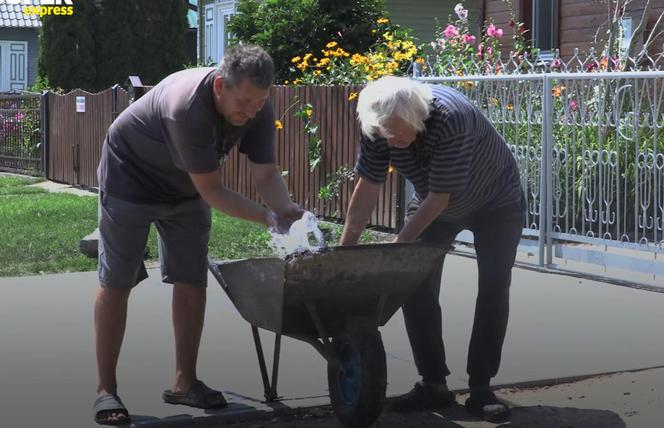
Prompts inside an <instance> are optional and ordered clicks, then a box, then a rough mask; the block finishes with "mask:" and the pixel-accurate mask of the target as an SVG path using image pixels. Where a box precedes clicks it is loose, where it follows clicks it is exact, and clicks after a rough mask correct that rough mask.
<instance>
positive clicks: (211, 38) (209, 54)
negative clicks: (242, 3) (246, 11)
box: [205, 0, 235, 64]
mask: <svg viewBox="0 0 664 428" xmlns="http://www.w3.org/2000/svg"><path fill="white" fill-rule="evenodd" d="M234 14H235V3H234V2H229V1H226V0H224V1H218V2H217V3H215V4H210V5H207V6H206V7H205V62H206V63H210V62H212V63H215V64H217V63H218V61H220V60H221V58H223V57H224V52H225V50H226V47H228V45H229V42H230V39H231V36H232V35H231V34H230V32H229V31H228V21H229V20H230V18H231V17H232V16H233V15H234Z"/></svg>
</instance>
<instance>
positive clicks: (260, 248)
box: [0, 175, 377, 277]
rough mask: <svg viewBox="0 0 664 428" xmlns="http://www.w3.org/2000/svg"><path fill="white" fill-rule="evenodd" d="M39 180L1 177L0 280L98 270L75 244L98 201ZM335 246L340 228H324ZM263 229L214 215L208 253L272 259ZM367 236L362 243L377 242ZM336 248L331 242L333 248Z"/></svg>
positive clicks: (151, 243) (152, 241)
mask: <svg viewBox="0 0 664 428" xmlns="http://www.w3.org/2000/svg"><path fill="white" fill-rule="evenodd" d="M37 181H40V180H39V179H30V178H22V177H14V176H3V175H0V224H2V225H3V227H1V228H0V277H3V276H4V277H7V276H22V275H33V274H43V273H56V272H82V271H91V270H96V269H97V260H96V259H91V258H89V257H87V256H85V255H83V254H81V253H80V251H79V241H80V240H81V239H82V238H83V237H84V236H86V235H88V234H89V233H91V232H92V231H94V230H95V228H96V227H97V198H96V197H94V196H76V195H70V194H66V193H49V192H47V191H45V190H42V189H40V188H37V187H30V184H33V183H35V182H37ZM327 227H328V228H330V229H331V230H332V232H333V235H334V237H335V241H337V240H338V239H339V236H340V234H341V230H342V226H340V225H336V224H330V225H327ZM269 239H270V236H269V234H268V233H267V231H266V230H265V228H263V227H262V226H259V225H257V224H253V223H249V222H246V221H243V220H239V219H236V218H233V217H228V216H225V215H223V214H220V213H218V212H216V211H213V216H212V230H211V233H210V244H209V253H210V255H211V256H212V257H214V258H216V259H239V258H248V257H260V256H267V255H270V254H272V251H271V249H270V247H269ZM376 240H377V239H376V238H375V237H374V236H373V235H371V234H368V233H365V234H364V235H363V237H362V242H371V241H376ZM333 244H334V242H333ZM148 247H149V250H150V257H151V260H153V261H156V260H157V256H158V251H157V234H156V231H155V228H154V227H152V228H151V230H150V236H149V239H148Z"/></svg>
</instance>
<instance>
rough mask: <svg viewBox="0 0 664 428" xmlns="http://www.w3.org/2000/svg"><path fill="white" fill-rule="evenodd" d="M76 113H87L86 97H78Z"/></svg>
mask: <svg viewBox="0 0 664 428" xmlns="http://www.w3.org/2000/svg"><path fill="white" fill-rule="evenodd" d="M76 113H85V97H76Z"/></svg>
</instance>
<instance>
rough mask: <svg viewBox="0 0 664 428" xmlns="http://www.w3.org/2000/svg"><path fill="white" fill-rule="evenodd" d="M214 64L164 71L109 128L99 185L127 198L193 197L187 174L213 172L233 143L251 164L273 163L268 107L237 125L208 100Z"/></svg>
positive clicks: (163, 199) (271, 117) (271, 113)
mask: <svg viewBox="0 0 664 428" xmlns="http://www.w3.org/2000/svg"><path fill="white" fill-rule="evenodd" d="M215 75H216V73H215V69H214V68H209V67H206V68H192V69H188V70H183V71H179V72H177V73H174V74H171V75H170V76H168V77H166V78H165V79H164V80H162V81H161V82H160V83H159V84H158V85H157V86H155V87H154V88H153V89H152V90H150V91H149V92H148V93H147V94H145V95H144V96H143V97H141V98H140V99H139V100H138V101H136V102H134V103H132V104H131V105H130V106H129V107H128V108H127V109H125V110H124V111H123V112H122V113H121V114H120V115H119V116H118V118H117V119H116V120H115V121H114V122H113V124H112V125H111V126H110V127H109V129H108V133H107V134H106V140H105V141H104V145H103V147H102V153H101V161H100V163H99V169H98V170H97V175H98V178H99V187H100V190H101V191H103V192H105V193H108V194H109V195H112V196H115V197H117V198H120V199H124V200H127V201H130V202H137V203H150V202H168V203H170V202H177V201H180V200H183V199H189V198H194V197H198V192H197V191H196V189H195V187H194V185H193V183H192V181H191V178H190V177H189V173H208V172H213V171H216V170H217V169H218V168H219V166H220V163H221V162H220V160H221V158H222V157H224V156H225V155H226V154H227V153H228V152H229V151H230V150H231V149H232V148H233V147H234V146H238V148H239V150H240V152H241V153H244V154H246V155H247V156H248V157H249V160H251V161H252V162H254V163H259V164H267V163H274V162H275V157H276V156H275V148H274V129H275V127H274V111H273V108H272V104H271V103H270V102H269V101H268V102H267V103H265V107H263V109H262V110H261V111H259V112H258V113H257V114H256V117H255V118H253V119H251V120H249V121H248V122H247V123H246V124H245V125H243V126H241V127H235V126H232V125H231V124H230V123H228V122H227V121H226V120H225V119H224V118H223V116H222V115H220V114H219V113H218V112H217V110H216V108H215V104H214V100H213V95H212V82H213V79H214V77H215Z"/></svg>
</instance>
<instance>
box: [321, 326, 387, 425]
mask: <svg viewBox="0 0 664 428" xmlns="http://www.w3.org/2000/svg"><path fill="white" fill-rule="evenodd" d="M332 343H333V345H334V347H335V348H336V350H337V352H338V353H339V357H340V359H341V360H342V364H343V361H344V359H345V361H346V362H347V364H346V366H348V365H349V364H351V363H350V359H353V358H354V359H355V360H354V361H353V362H352V364H353V366H354V367H355V368H356V369H357V368H359V373H357V372H356V371H354V372H353V373H354V374H355V375H354V376H353V377H354V378H355V383H356V385H355V387H353V386H352V383H351V382H346V383H345V384H344V382H341V381H342V380H346V378H342V376H343V373H344V372H343V370H340V369H337V368H335V367H334V365H332V364H329V363H328V365H327V383H328V387H329V391H330V401H331V403H332V408H333V409H334V413H335V414H336V415H337V417H338V418H339V421H340V422H341V423H342V424H343V425H344V426H346V427H348V428H365V427H368V426H370V425H371V424H373V423H374V422H375V421H376V419H378V416H380V413H381V412H382V410H383V406H384V404H385V391H386V388H387V365H386V361H385V348H383V340H382V339H381V336H380V333H379V332H378V330H374V331H366V330H362V329H356V330H350V331H347V332H344V333H342V334H340V335H339V336H338V337H335V338H334V339H333V341H332ZM344 385H345V386H346V387H347V388H346V390H345V391H344V388H343V386H344ZM348 385H351V386H350V387H348ZM349 389H350V390H351V393H350V394H349V391H348V390H349Z"/></svg>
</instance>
